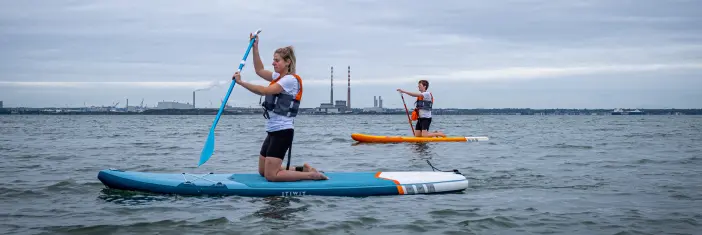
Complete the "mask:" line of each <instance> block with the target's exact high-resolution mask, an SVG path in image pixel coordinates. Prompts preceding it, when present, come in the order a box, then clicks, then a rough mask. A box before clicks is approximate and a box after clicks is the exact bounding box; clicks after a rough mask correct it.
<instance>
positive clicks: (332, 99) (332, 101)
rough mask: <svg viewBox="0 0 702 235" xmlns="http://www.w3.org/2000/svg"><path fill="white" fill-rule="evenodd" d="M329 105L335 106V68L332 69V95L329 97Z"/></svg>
mask: <svg viewBox="0 0 702 235" xmlns="http://www.w3.org/2000/svg"><path fill="white" fill-rule="evenodd" d="M329 103H330V104H332V105H334V66H332V67H331V95H330V96H329Z"/></svg>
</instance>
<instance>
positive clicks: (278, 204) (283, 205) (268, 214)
mask: <svg viewBox="0 0 702 235" xmlns="http://www.w3.org/2000/svg"><path fill="white" fill-rule="evenodd" d="M263 202H264V206H263V208H261V209H260V210H258V211H256V212H254V216H257V217H264V218H271V219H277V220H290V219H294V218H295V213H296V212H304V211H307V209H308V207H309V206H308V205H303V206H300V207H297V208H292V207H290V202H295V203H299V202H300V199H299V198H294V197H265V198H263Z"/></svg>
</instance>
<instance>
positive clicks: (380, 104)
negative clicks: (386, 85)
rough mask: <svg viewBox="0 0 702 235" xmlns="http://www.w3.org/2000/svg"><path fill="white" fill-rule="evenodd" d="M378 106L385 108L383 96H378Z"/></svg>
mask: <svg viewBox="0 0 702 235" xmlns="http://www.w3.org/2000/svg"><path fill="white" fill-rule="evenodd" d="M378 106H379V108H381V109H382V108H383V97H382V96H378Z"/></svg>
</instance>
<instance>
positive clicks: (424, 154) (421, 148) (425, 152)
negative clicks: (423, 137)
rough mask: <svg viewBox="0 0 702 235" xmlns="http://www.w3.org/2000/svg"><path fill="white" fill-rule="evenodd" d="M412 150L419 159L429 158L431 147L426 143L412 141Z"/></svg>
mask: <svg viewBox="0 0 702 235" xmlns="http://www.w3.org/2000/svg"><path fill="white" fill-rule="evenodd" d="M411 146H412V150H413V151H414V152H415V153H417V156H419V158H420V159H431V154H432V152H431V147H430V145H429V144H427V143H421V142H420V143H412V144H411Z"/></svg>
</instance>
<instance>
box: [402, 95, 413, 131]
mask: <svg viewBox="0 0 702 235" xmlns="http://www.w3.org/2000/svg"><path fill="white" fill-rule="evenodd" d="M400 97H402V104H403V105H405V113H407V122H409V125H410V130H412V136H415V134H414V127H412V119H411V118H410V115H409V110H407V104H406V103H405V96H404V95H402V92H400Z"/></svg>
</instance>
